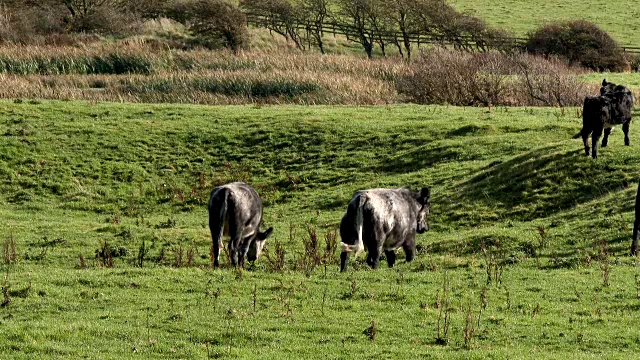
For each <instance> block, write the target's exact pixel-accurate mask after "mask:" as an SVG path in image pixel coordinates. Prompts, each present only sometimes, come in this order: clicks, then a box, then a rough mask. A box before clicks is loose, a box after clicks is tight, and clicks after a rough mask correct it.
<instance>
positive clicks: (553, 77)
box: [512, 55, 597, 107]
mask: <svg viewBox="0 0 640 360" xmlns="http://www.w3.org/2000/svg"><path fill="white" fill-rule="evenodd" d="M513 63H514V66H515V73H516V74H517V77H516V80H515V81H514V82H513V90H512V93H513V94H514V97H515V98H516V99H518V102H520V105H528V106H558V107H566V106H580V105H582V102H583V101H584V98H585V96H587V95H591V94H594V93H597V89H596V88H595V87H596V86H589V85H588V84H586V83H584V82H583V81H582V80H580V79H578V77H577V75H578V73H579V72H580V70H579V69H575V68H570V67H568V66H567V65H565V64H564V62H562V61H560V60H559V59H557V58H550V59H544V58H541V57H536V56H530V55H519V56H516V57H515V58H513Z"/></svg>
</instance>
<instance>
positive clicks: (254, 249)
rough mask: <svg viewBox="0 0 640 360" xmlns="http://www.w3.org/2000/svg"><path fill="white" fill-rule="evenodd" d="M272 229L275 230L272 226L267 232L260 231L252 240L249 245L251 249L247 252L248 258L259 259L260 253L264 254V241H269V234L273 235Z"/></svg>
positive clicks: (250, 259) (251, 259)
mask: <svg viewBox="0 0 640 360" xmlns="http://www.w3.org/2000/svg"><path fill="white" fill-rule="evenodd" d="M272 231H273V228H272V227H270V228H268V229H267V231H265V232H260V231H259V232H258V235H256V238H255V239H254V240H253V241H252V242H251V245H249V251H248V252H247V260H249V261H256V260H258V258H260V254H262V248H263V247H264V243H265V242H266V241H267V238H268V237H269V235H271V232H272Z"/></svg>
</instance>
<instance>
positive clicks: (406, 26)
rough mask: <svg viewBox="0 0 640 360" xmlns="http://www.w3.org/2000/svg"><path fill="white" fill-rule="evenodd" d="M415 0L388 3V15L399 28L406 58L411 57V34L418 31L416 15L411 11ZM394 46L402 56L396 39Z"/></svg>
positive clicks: (397, 0) (399, 0) (396, 0)
mask: <svg viewBox="0 0 640 360" xmlns="http://www.w3.org/2000/svg"><path fill="white" fill-rule="evenodd" d="M414 3H415V0H395V1H392V2H390V3H389V4H388V7H387V11H388V14H389V15H388V16H389V17H390V18H391V19H392V20H393V21H394V22H395V25H396V27H397V29H398V30H400V35H401V40H402V45H403V46H404V50H405V52H406V54H407V59H411V35H412V34H413V33H418V30H417V29H416V17H415V14H414V12H413V11H412V7H413V4H414ZM396 46H398V51H399V52H400V55H402V56H404V54H403V52H402V49H401V48H400V46H399V44H398V43H397V40H396Z"/></svg>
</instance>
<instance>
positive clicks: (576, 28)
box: [525, 20, 628, 71]
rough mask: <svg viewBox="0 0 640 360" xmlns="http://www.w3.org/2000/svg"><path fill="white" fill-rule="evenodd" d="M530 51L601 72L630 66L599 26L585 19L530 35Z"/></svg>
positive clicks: (555, 25)
mask: <svg viewBox="0 0 640 360" xmlns="http://www.w3.org/2000/svg"><path fill="white" fill-rule="evenodd" d="M525 46H526V49H527V52H529V53H531V54H537V55H557V56H562V57H564V58H566V59H567V60H568V61H569V62H570V63H571V64H580V65H582V66H585V67H588V68H590V69H593V70H597V71H604V70H609V71H623V70H624V69H625V68H626V67H628V63H627V62H626V61H625V57H624V52H623V51H622V49H621V48H620V46H619V45H618V43H617V42H616V41H615V40H613V39H612V38H611V36H609V34H607V33H606V32H605V31H603V30H601V29H600V28H598V27H597V26H596V25H595V24H593V23H590V22H588V21H584V20H576V21H563V22H555V23H552V24H549V25H545V26H542V27H540V28H539V29H538V30H536V31H534V32H532V33H530V34H529V36H528V40H527V42H526V45H525Z"/></svg>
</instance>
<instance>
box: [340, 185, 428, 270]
mask: <svg viewBox="0 0 640 360" xmlns="http://www.w3.org/2000/svg"><path fill="white" fill-rule="evenodd" d="M430 199H431V193H430V191H429V188H426V187H425V188H422V190H421V191H420V192H417V193H416V192H412V191H411V190H409V189H406V188H402V189H371V190H360V191H358V192H356V193H355V195H353V198H352V199H351V201H350V202H349V206H348V207H347V212H346V214H345V215H344V216H343V217H342V221H341V222H340V238H341V239H342V242H341V247H342V254H340V271H345V270H346V269H347V259H348V257H349V253H352V252H355V254H356V257H357V256H358V254H359V253H361V252H362V251H364V250H367V252H368V254H367V264H369V265H370V266H371V267H372V268H373V269H376V268H377V267H378V264H379V263H380V255H381V253H382V251H384V253H385V256H386V258H387V264H389V267H393V265H394V263H395V261H396V254H395V250H396V249H397V248H399V247H402V248H403V249H404V252H405V256H406V259H407V261H412V260H413V257H414V255H415V251H416V243H415V237H416V232H418V233H419V234H422V233H424V232H425V231H428V230H429V225H428V223H427V216H428V215H429V211H430Z"/></svg>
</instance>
